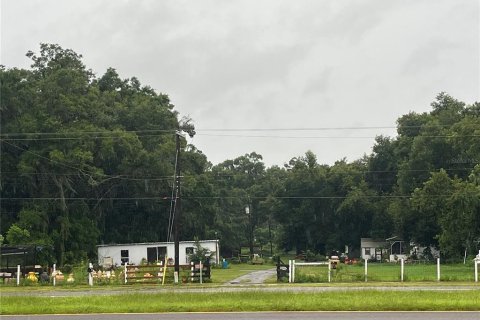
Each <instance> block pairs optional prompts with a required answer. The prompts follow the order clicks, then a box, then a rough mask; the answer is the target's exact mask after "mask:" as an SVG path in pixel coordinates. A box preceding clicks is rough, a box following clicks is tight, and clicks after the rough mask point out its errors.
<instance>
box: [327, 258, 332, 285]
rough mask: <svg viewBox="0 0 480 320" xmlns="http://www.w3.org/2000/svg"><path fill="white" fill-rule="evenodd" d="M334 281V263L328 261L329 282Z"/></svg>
mask: <svg viewBox="0 0 480 320" xmlns="http://www.w3.org/2000/svg"><path fill="white" fill-rule="evenodd" d="M331 281H332V263H331V262H330V259H328V282H331Z"/></svg>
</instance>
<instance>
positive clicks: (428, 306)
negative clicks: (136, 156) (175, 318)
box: [1, 290, 480, 314]
mask: <svg viewBox="0 0 480 320" xmlns="http://www.w3.org/2000/svg"><path fill="white" fill-rule="evenodd" d="M300 310H302V311H307V310H312V311H313V310H359V311H384V310H392V311H395V310H405V311H407V310H434V311H444V310H456V311H460V310H475V311H480V291H479V290H469V291H455V292H453V291H450V292H449V291H414V292H411V291H410V292H404V291H385V290H382V291H376V290H369V291H362V292H358V291H342V292H320V293H311V292H310V293H288V292H260V291H253V292H235V293H232V292H219V293H160V294H140V293H132V294H123V295H115V296H81V297H78V296H77V297H55V298H51V297H28V299H25V297H11V296H4V297H2V300H1V314H53V313H61V314H71V313H123V312H127V313H141V312H201V311H203V312H205V311H300Z"/></svg>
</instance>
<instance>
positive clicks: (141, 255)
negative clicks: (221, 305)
mask: <svg viewBox="0 0 480 320" xmlns="http://www.w3.org/2000/svg"><path fill="white" fill-rule="evenodd" d="M200 245H201V246H202V247H203V248H207V249H208V250H210V251H211V252H216V254H214V255H213V257H212V262H213V263H218V261H219V253H218V252H217V251H218V240H203V241H200ZM163 246H165V247H167V257H168V258H172V259H174V258H175V247H174V244H173V242H152V243H131V244H112V245H99V246H97V250H98V264H99V265H102V264H103V258H106V257H109V258H112V259H113V264H114V265H118V266H120V265H121V264H122V260H121V251H122V250H128V258H129V263H130V264H140V262H141V261H142V259H147V248H150V247H163ZM187 247H195V242H194V241H182V242H180V246H179V260H180V264H187V263H189V262H188V257H187V254H186V248H187Z"/></svg>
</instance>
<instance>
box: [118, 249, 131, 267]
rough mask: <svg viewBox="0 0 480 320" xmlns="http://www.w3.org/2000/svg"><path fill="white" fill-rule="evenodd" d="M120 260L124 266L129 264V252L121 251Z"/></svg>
mask: <svg viewBox="0 0 480 320" xmlns="http://www.w3.org/2000/svg"><path fill="white" fill-rule="evenodd" d="M120 260H121V261H122V265H123V264H125V263H128V261H129V257H128V250H120Z"/></svg>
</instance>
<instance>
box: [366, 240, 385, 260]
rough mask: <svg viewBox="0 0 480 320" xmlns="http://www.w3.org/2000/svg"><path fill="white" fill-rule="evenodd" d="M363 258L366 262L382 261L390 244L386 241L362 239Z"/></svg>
mask: <svg viewBox="0 0 480 320" xmlns="http://www.w3.org/2000/svg"><path fill="white" fill-rule="evenodd" d="M360 247H361V258H362V259H365V260H370V259H372V260H378V261H381V260H382V256H383V255H385V254H386V253H387V252H388V249H387V248H388V247H389V244H388V243H387V242H386V241H385V240H378V239H372V238H361V239H360Z"/></svg>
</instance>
